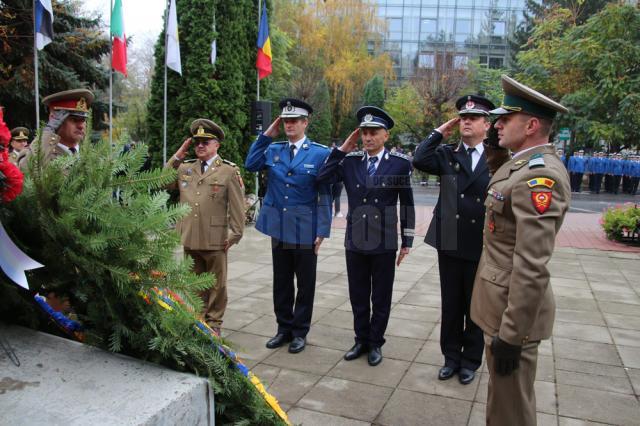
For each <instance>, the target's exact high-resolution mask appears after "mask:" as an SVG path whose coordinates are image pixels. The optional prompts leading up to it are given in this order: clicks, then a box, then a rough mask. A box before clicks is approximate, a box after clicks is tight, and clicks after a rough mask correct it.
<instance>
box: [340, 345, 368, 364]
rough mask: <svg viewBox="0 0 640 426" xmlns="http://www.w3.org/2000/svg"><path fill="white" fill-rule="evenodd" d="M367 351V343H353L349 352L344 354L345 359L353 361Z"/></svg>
mask: <svg viewBox="0 0 640 426" xmlns="http://www.w3.org/2000/svg"><path fill="white" fill-rule="evenodd" d="M366 351H367V345H363V344H362V343H356V344H355V345H353V347H352V348H351V349H349V352H347V353H346V354H344V359H345V360H347V361H351V360H353V359H356V358H358V357H359V356H360V355H362V354H363V353H365V352H366Z"/></svg>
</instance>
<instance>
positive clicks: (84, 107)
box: [76, 98, 89, 112]
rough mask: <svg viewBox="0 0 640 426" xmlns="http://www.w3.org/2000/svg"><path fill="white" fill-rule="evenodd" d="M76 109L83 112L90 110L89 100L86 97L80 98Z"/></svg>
mask: <svg viewBox="0 0 640 426" xmlns="http://www.w3.org/2000/svg"><path fill="white" fill-rule="evenodd" d="M76 109H77V110H78V111H83V112H87V111H89V108H88V107H87V100H86V99H85V98H80V100H79V101H78V103H77V104H76Z"/></svg>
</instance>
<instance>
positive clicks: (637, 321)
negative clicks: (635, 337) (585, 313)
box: [603, 312, 640, 330]
mask: <svg viewBox="0 0 640 426" xmlns="http://www.w3.org/2000/svg"><path fill="white" fill-rule="evenodd" d="M603 315H604V318H605V320H606V322H607V325H608V326H609V327H615V328H625V329H629V330H640V316H638V317H634V316H631V315H616V314H610V313H606V312H605V313H604V314H603Z"/></svg>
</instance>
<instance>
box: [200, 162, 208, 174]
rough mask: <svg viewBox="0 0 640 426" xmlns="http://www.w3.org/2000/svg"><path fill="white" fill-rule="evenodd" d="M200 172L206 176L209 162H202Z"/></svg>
mask: <svg viewBox="0 0 640 426" xmlns="http://www.w3.org/2000/svg"><path fill="white" fill-rule="evenodd" d="M200 170H201V171H202V174H204V172H206V171H207V162H206V161H201V162H200Z"/></svg>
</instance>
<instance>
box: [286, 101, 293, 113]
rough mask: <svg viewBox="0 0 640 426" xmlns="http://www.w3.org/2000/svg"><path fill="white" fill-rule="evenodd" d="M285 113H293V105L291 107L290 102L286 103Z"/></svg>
mask: <svg viewBox="0 0 640 426" xmlns="http://www.w3.org/2000/svg"><path fill="white" fill-rule="evenodd" d="M287 111H293V105H291V101H287Z"/></svg>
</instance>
